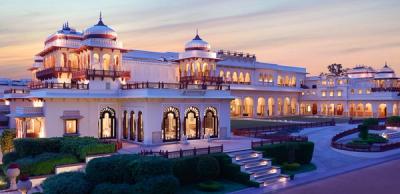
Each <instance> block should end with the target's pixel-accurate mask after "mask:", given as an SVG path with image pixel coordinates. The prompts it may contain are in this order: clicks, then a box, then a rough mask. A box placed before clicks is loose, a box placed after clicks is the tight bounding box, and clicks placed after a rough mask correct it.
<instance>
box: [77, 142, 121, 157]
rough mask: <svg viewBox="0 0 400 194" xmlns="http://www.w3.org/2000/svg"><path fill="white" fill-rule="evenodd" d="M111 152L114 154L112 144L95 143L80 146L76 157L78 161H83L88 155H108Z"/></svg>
mask: <svg viewBox="0 0 400 194" xmlns="http://www.w3.org/2000/svg"><path fill="white" fill-rule="evenodd" d="M113 152H115V145H114V144H103V143H97V144H89V145H85V146H82V147H81V148H80V150H79V151H78V154H77V155H78V157H79V159H81V160H84V159H85V158H86V156H89V155H96V154H108V153H113Z"/></svg>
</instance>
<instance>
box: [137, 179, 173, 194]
mask: <svg viewBox="0 0 400 194" xmlns="http://www.w3.org/2000/svg"><path fill="white" fill-rule="evenodd" d="M178 187H179V182H178V179H176V178H175V177H174V176H172V175H162V176H155V177H151V178H148V179H146V180H143V181H140V182H138V183H136V184H135V185H134V189H133V191H134V192H135V193H141V194H160V193H162V194H172V193H175V192H176V190H177V189H178Z"/></svg>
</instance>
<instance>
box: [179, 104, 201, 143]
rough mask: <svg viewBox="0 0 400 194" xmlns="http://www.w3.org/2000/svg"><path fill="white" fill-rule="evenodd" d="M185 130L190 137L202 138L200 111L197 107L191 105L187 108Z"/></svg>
mask: <svg viewBox="0 0 400 194" xmlns="http://www.w3.org/2000/svg"><path fill="white" fill-rule="evenodd" d="M184 126H185V130H184V131H183V134H184V135H186V136H187V138H188V139H200V111H199V109H198V108H196V107H193V106H191V107H189V108H187V109H186V110H185V121H184Z"/></svg>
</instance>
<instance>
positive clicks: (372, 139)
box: [367, 134, 389, 143]
mask: <svg viewBox="0 0 400 194" xmlns="http://www.w3.org/2000/svg"><path fill="white" fill-rule="evenodd" d="M388 141H389V140H388V139H386V138H384V137H382V136H380V135H379V134H368V139H367V142H368V143H387V142H388Z"/></svg>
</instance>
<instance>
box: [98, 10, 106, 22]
mask: <svg viewBox="0 0 400 194" xmlns="http://www.w3.org/2000/svg"><path fill="white" fill-rule="evenodd" d="M97 25H98V26H105V25H104V23H103V17H102V15H101V11H100V16H99V22H98V23H97Z"/></svg>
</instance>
